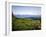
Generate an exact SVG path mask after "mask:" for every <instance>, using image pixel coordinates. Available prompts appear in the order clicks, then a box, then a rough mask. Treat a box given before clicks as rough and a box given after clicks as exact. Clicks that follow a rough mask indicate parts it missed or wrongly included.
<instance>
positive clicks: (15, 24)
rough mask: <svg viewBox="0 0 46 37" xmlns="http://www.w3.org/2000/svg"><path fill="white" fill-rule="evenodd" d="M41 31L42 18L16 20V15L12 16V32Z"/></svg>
mask: <svg viewBox="0 0 46 37" xmlns="http://www.w3.org/2000/svg"><path fill="white" fill-rule="evenodd" d="M40 29H41V18H39V19H37V18H35V19H34V18H33V19H32V18H16V17H15V16H14V15H12V31H19V30H40Z"/></svg>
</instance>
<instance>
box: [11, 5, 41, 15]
mask: <svg viewBox="0 0 46 37" xmlns="http://www.w3.org/2000/svg"><path fill="white" fill-rule="evenodd" d="M12 12H13V14H14V15H41V7H36V6H12Z"/></svg>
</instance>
